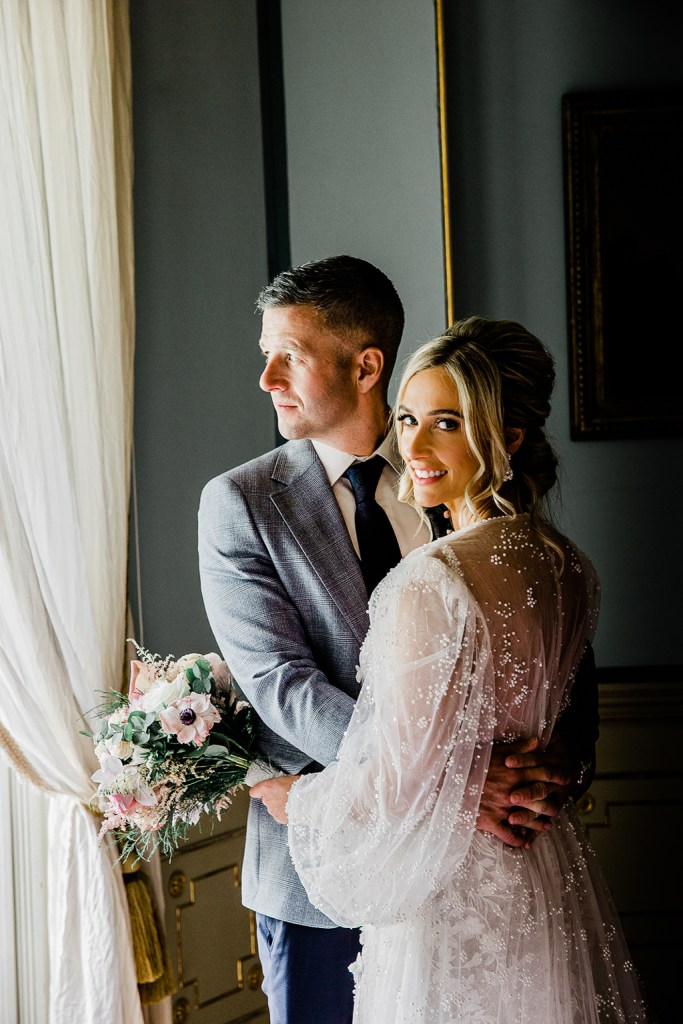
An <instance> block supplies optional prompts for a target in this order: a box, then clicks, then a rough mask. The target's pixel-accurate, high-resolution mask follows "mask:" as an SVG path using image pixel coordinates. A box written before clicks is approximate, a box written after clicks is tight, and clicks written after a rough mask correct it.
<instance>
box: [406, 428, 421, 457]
mask: <svg viewBox="0 0 683 1024" xmlns="http://www.w3.org/2000/svg"><path fill="white" fill-rule="evenodd" d="M401 448H402V450H403V454H404V456H405V458H406V459H417V458H419V457H420V456H421V455H425V454H426V452H427V449H428V445H427V437H426V433H425V431H424V430H421V429H420V428H419V427H413V428H412V429H411V430H410V431H404V433H403V437H402V438H401Z"/></svg>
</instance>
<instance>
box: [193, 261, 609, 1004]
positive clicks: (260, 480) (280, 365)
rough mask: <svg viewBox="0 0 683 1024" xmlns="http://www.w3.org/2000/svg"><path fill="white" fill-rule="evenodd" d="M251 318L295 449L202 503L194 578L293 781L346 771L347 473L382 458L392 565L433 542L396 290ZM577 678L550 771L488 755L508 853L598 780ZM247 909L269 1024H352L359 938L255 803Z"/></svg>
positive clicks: (332, 264) (357, 596) (587, 703)
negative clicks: (404, 392)
mask: <svg viewBox="0 0 683 1024" xmlns="http://www.w3.org/2000/svg"><path fill="white" fill-rule="evenodd" d="M257 305H258V308H259V309H260V311H261V313H262V333H261V340H260V346H261V349H262V351H263V355H264V357H265V361H266V365H265V369H264V371H263V374H262V376H261V380H260V386H261V387H262V388H263V389H264V390H265V391H267V392H269V393H270V395H271V397H272V400H273V404H274V406H275V410H276V413H277V418H278V425H279V429H280V433H281V434H282V435H283V437H285V438H287V439H288V443H287V444H285V445H283V446H282V447H279V448H277V449H275V450H274V451H272V452H269V453H268V454H266V455H263V456H261V457H260V458H257V459H254V460H253V461H252V462H249V463H247V464H245V465H243V466H239V467H237V468H236V469H233V470H231V471H229V472H227V473H224V474H223V475H222V476H219V477H217V478H215V479H214V480H211V481H210V482H209V483H208V484H207V485H206V487H205V488H204V490H203V492H202V497H201V502H200V508H199V560H200V576H201V584H202V593H203V597H204V602H205V606H206V611H207V615H208V618H209V622H210V624H211V628H212V630H213V633H214V635H215V637H216V640H217V642H218V644H219V647H220V650H221V652H222V654H223V656H224V658H225V659H226V661H227V663H228V665H229V666H230V668H231V670H232V672H233V674H234V676H235V679H236V680H237V683H238V684H239V686H240V688H241V689H242V691H243V692H244V695H245V697H246V698H247V699H248V700H249V701H250V702H251V704H252V705H253V707H254V708H255V710H256V712H257V713H258V716H259V726H258V728H259V741H260V749H261V750H262V752H263V754H264V756H265V757H266V758H268V759H269V760H270V761H271V762H272V763H274V764H276V765H278V766H279V767H280V768H281V769H282V770H283V771H284V772H286V773H288V774H289V773H291V774H294V773H299V772H311V771H317V770H320V767H321V766H324V765H326V764H328V763H329V762H330V761H331V760H333V759H334V757H335V754H336V752H337V748H338V746H339V743H340V741H341V738H342V735H343V733H344V730H345V728H346V726H347V724H348V721H349V718H350V716H351V712H352V710H353V706H354V703H355V699H356V697H357V695H358V690H359V683H358V680H357V678H356V669H357V665H358V661H359V651H360V646H361V644H362V642H363V639H364V637H365V633H366V631H367V628H368V621H369V620H368V613H367V602H368V590H369V588H370V586H371V584H366V582H365V580H364V575H363V569H364V568H366V569H367V566H364V565H363V563H362V561H361V557H360V555H361V547H362V542H363V541H364V540H365V539H366V538H365V536H364V534H365V529H366V528H365V526H363V525H362V524H361V522H360V520H359V521H358V522H359V526H360V530H359V529H357V520H356V513H357V511H359V512H360V510H357V508H356V500H355V493H356V492H355V491H354V486H353V485H352V483H351V480H350V479H349V477H348V476H346V475H345V474H346V471H347V470H348V469H349V468H350V467H351V466H352V465H353V464H354V463H356V461H357V460H365V459H366V458H367V457H368V456H371V455H373V454H374V453H379V455H381V456H382V457H383V459H384V462H383V463H381V464H380V470H381V475H380V476H379V480H378V483H377V486H376V492H375V494H376V500H377V502H378V503H379V505H380V506H381V507H382V508H383V510H384V513H385V514H386V517H388V520H389V523H390V524H391V527H392V530H393V534H394V535H395V538H396V542H397V544H398V547H397V548H396V558H398V557H399V556H403V555H405V554H407V553H408V551H410V550H412V549H413V548H415V547H417V546H418V545H420V544H423V543H425V542H426V541H428V540H429V535H428V531H427V529H426V528H425V527H424V526H423V525H421V524H420V521H419V518H418V516H417V515H416V513H415V511H414V510H413V509H412V508H410V507H409V506H407V505H405V504H401V503H399V502H398V501H397V499H396V496H395V489H396V484H397V481H398V476H399V473H400V469H401V466H400V459H399V457H398V455H397V453H396V451H395V449H394V447H393V444H392V441H391V437H390V436H388V435H387V431H388V424H389V407H388V404H387V389H388V385H389V380H390V377H391V373H392V370H393V367H394V364H395V361H396V356H397V352H398V347H399V344H400V341H401V336H402V332H403V324H404V315H403V307H402V305H401V301H400V299H399V297H398V295H397V293H396V290H395V288H394V286H393V284H392V283H391V281H389V279H388V278H387V277H386V276H385V275H384V274H383V273H382V272H381V271H380V270H378V269H377V268H376V267H374V266H372V265H371V264H369V263H367V262H365V261H364V260H360V259H356V258H353V257H350V256H334V257H330V258H328V259H324V260H320V261H316V262H314V263H308V264H304V265H303V266H301V267H296V268H292V269H290V270H287V271H285V272H283V273H281V274H279V275H278V276H277V277H276V278H275V279H274V281H272V283H271V284H270V285H268V286H267V287H266V288H264V289H263V291H262V292H261V294H260V295H259V297H258V301H257ZM382 466H383V468H382ZM352 476H353V471H352ZM374 511H376V509H375V510H374ZM381 515H382V513H381V512H380V517H381ZM441 525H443V524H441ZM441 525H439V524H437V526H436V529H435V532H436V533H440V532H442V529H441ZM359 533H360V537H359ZM396 542H394V544H396ZM377 547H379V537H378V538H377ZM363 552H364V553H365V548H363ZM368 558H369V556H368V555H367V554H365V559H366V560H367V559H368ZM366 575H367V572H366ZM580 675H581V679H580V682H579V685H578V688H577V687H576V686H575V691H574V694H575V696H574V697H573V704H572V708H571V709H570V714H568V715H566V716H565V719H564V723H565V724H564V727H563V733H564V738H559V739H558V741H557V744H556V745H555V747H554V753H551V752H549V751H546V755H544V761H543V763H541V762H540V761H539V759H538V758H537V757H536V755H534V753H533V749H534V741H528V742H527V743H526V744H520V745H518V746H517V747H516V748H510V747H506V748H505V749H504V750H503V751H501V750H495V751H494V756H493V757H492V762H491V769H490V772H489V777H488V781H487V785H486V789H485V793H484V798H483V801H482V805H481V807H480V816H479V821H478V825H477V827H478V828H480V829H482V830H484V831H489V832H493V833H494V834H495V835H497V836H498V837H499V838H500V839H501V840H502V841H503V842H507V843H508V844H509V845H512V846H521V845H524V844H525V842H528V841H529V838H533V834H535V833H531V834H530V833H526V836H527V838H526V839H525V829H524V828H523V826H527V828H529V829H532V830H538V829H542V828H547V827H549V822H548V816H552V815H553V814H555V813H556V811H557V809H558V806H559V805H560V804H561V803H562V802H563V800H564V799H566V798H567V796H568V795H569V793H570V790H571V789H572V786H574V787H576V785H577V779H578V778H579V776H580V774H583V775H584V776H585V774H586V769H587V768H589V766H590V765H592V759H593V752H594V744H595V738H596V736H597V688H596V686H595V680H594V674H593V672H592V671H591V666H590V665H588V666H587V671H585V672H584V673H581V674H580ZM511 749H514V750H516V756H514V757H512V758H510V757H508V758H507V766H506V763H505V754H510V751H511ZM568 749H571V751H572V756H571V757H569V756H568V754H565V753H564V751H565V750H568ZM579 764H580V765H581V768H580V769H579V767H578V766H579ZM511 765H512V766H515V767H511ZM569 780H571V782H570V781H569ZM587 781H588V780H587V778H583V779H581V785H582V786H583V787H585V785H586V784H587ZM514 786H518V789H517V790H515V792H514V793H513V794H511V792H510V791H511V790H512V789H513V787H514ZM513 795H514V797H515V800H512V799H511V797H512V796H513ZM525 808H527V809H526V810H525ZM537 815H540V816H541V817H537ZM520 826H522V827H521V828H520ZM242 898H243V902H244V905H245V906H247V907H250V908H251V909H253V910H254V911H255V912H256V920H257V928H258V943H259V954H260V957H261V962H262V964H263V968H264V975H265V980H264V985H263V988H264V991H265V992H266V994H267V996H268V1004H269V1012H270V1022H271V1024H350V1021H351V1016H352V1003H353V987H352V985H353V983H352V976H351V974H350V972H349V971H348V965H349V964H350V963H352V962H353V961H354V960H355V959H356V956H357V953H358V951H359V936H358V932H357V931H356V930H351V929H346V928H338V927H336V926H335V925H334V924H333V922H332V921H330V920H329V919H328V918H327V917H325V915H323V914H322V913H321V912H320V911H319V910H317V909H316V908H315V907H314V906H312V904H311V903H310V902H309V901H308V898H307V896H306V893H305V891H304V889H303V886H302V885H301V883H300V881H299V879H298V876H297V875H296V873H295V871H294V868H293V865H292V862H291V859H290V856H289V851H288V846H287V830H286V828H285V827H283V826H281V825H278V824H277V823H276V822H275V821H274V820H273V819H272V818H271V817H270V815H269V814H268V812H267V810H266V808H265V807H264V806H263V804H262V803H261V802H260V801H259V800H252V801H251V807H250V811H249V820H248V825H247V838H246V846H245V853H244V864H243V874H242Z"/></svg>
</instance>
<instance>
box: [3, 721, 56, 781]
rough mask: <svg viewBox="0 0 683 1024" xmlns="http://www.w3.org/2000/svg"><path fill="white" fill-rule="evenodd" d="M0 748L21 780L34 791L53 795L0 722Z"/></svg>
mask: <svg viewBox="0 0 683 1024" xmlns="http://www.w3.org/2000/svg"><path fill="white" fill-rule="evenodd" d="M0 747H2V748H3V749H4V751H5V753H6V754H7V756H8V758H9V760H10V761H11V763H12V764H13V765H14V767H15V768H16V770H17V771H18V772H19V774H20V775H21V776H23V778H25V779H26V780H27V781H28V782H30V783H31V785H33V786H35V787H36V789H42V791H43V793H55V792H56V790H54V789H53V788H52V787H51V786H47V785H46V784H45V782H44V781H43V779H41V777H40V775H38V773H37V772H36V771H35V769H34V768H33V766H32V765H31V764H30V762H29V761H28V760H27V759H26V758H25V757H24V755H23V754H22V752H21V751H20V750H19V747H18V746H17V745H16V743H15V742H14V740H13V739H12V737H11V736H10V734H9V733H8V731H7V729H5V727H4V725H3V724H2V723H1V722H0Z"/></svg>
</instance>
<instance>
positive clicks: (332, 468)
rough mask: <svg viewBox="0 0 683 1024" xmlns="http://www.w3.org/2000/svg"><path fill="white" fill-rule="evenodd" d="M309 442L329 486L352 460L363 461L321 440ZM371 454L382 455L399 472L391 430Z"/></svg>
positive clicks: (369, 456) (398, 462)
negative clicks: (320, 463)
mask: <svg viewBox="0 0 683 1024" xmlns="http://www.w3.org/2000/svg"><path fill="white" fill-rule="evenodd" d="M311 444H312V445H313V447H314V448H315V450H316V454H317V456H318V458H319V459H320V461H321V462H322V465H323V469H324V470H325V473H326V474H327V479H328V480H329V482H330V487H334V485H335V484H336V482H337V480H339V479H340V478H341V477H342V476H343V475H344V473H345V472H346V470H347V469H348V468H349V466H351V465H353V463H354V462H364V461H365V459H359V458H357V457H356V456H355V455H349V453H348V452H342V451H340V450H339V449H338V448H332V447H331V446H330V445H329V444H323V442H322V441H315V440H313V439H311ZM372 454H373V455H382V456H383V457H384V458H385V459H386V461H387V462H388V463H389V465H390V466H391V467H392V469H394V470H395V472H397V473H400V472H401V466H400V462H401V460H400V456H399V454H398V450H397V446H396V438H395V436H394V432H393V430H390V431H389V433H388V434H387V436H386V437H385V438H384V440H383V441H382V443H381V444H380V445H379V447H378V448H376V449H375V451H374V452H373V453H372ZM366 457H367V458H368V459H370V458H372V456H371V455H368V456H366Z"/></svg>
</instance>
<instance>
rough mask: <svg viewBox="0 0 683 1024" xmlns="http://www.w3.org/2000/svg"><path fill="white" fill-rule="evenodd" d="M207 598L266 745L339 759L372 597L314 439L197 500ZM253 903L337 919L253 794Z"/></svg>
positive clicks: (300, 916) (300, 917) (315, 765)
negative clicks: (319, 904) (302, 876)
mask: <svg viewBox="0 0 683 1024" xmlns="http://www.w3.org/2000/svg"><path fill="white" fill-rule="evenodd" d="M199 567H200V579H201V586H202V594H203V597H204V603H205V606H206V611H207V615H208V618H209V623H210V625H211V629H212V631H213V633H214V636H215V638H216V641H217V643H218V645H219V647H220V650H221V653H222V655H223V657H224V658H225V660H226V662H227V663H228V665H229V666H230V669H231V671H232V673H233V675H234V677H235V680H236V681H237V683H238V685H239V687H240V689H241V690H242V691H243V693H244V695H245V697H246V698H247V700H249V701H250V703H251V704H252V705H253V707H254V708H255V710H256V711H257V713H258V716H259V719H260V722H259V726H258V736H259V746H260V749H261V750H262V752H263V754H264V755H265V756H266V757H267V758H268V759H270V760H271V761H272V762H274V763H275V764H276V765H278V766H279V767H280V768H281V769H282V770H283V771H285V772H286V773H288V774H289V773H295V772H300V771H305V772H306V771H315V770H319V769H320V767H321V766H324V765H326V764H328V763H329V762H330V761H331V760H333V759H334V757H335V754H336V752H337V749H338V747H339V744H340V742H341V738H342V736H343V733H344V730H345V728H346V726H347V724H348V721H349V718H350V717H351V712H352V710H353V706H354V703H355V698H356V697H357V695H358V690H359V684H358V681H357V679H356V670H357V666H358V660H359V652H360V645H361V643H362V641H363V639H364V637H365V633H366V631H367V628H368V624H369V620H368V613H367V594H366V591H365V585H364V583H363V577H362V575H361V571H360V563H359V561H358V558H357V556H356V553H355V551H354V549H353V546H352V543H351V539H350V537H349V534H348V530H347V529H346V526H345V524H344V520H343V518H342V514H341V512H340V510H339V506H338V504H337V501H336V499H335V497H334V494H333V493H332V489H331V487H330V485H329V482H328V479H327V475H326V473H325V470H324V469H323V466H322V464H321V462H320V460H319V459H318V456H317V455H316V453H315V449H314V448H313V445H312V444H311V443H310V441H307V440H306V441H290V442H288V443H287V444H285V445H283V446H282V447H281V448H278V449H276V450H275V451H272V452H269V453H268V454H267V455H263V456H261V457H260V458H257V459H254V460H253V461H252V462H248V463H246V464H245V465H243V466H239V467H238V468H237V469H233V470H231V471H230V472H227V473H224V474H223V475H222V476H219V477H216V478H215V479H213V480H211V481H210V482H209V483H208V484H207V485H206V487H205V488H204V490H203V491H202V495H201V501H200V506H199ZM242 899H243V902H244V904H245V906H247V907H250V908H251V909H252V910H256V911H258V912H260V913H262V914H266V915H268V916H270V917H274V918H277V919H278V920H283V921H290V922H292V923H295V924H305V925H313V926H318V927H332V922H331V921H330V920H329V918H327V917H326V916H325V915H324V914H322V913H321V912H320V911H319V910H317V909H316V908H315V907H313V906H312V905H311V903H310V902H309V900H308V897H307V896H306V893H305V891H304V888H303V886H302V885H301V882H300V881H299V878H298V875H297V874H296V872H295V871H294V867H293V865H292V861H291V859H290V856H289V849H288V846H287V829H286V827H285V826H283V825H279V824H278V823H277V822H275V821H274V820H273V819H272V818H271V817H270V815H269V814H268V812H267V811H266V809H265V807H264V805H263V804H262V803H261V801H260V800H252V801H251V806H250V810H249V818H248V824H247V839H246V846H245V852H244V864H243V872H242Z"/></svg>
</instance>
